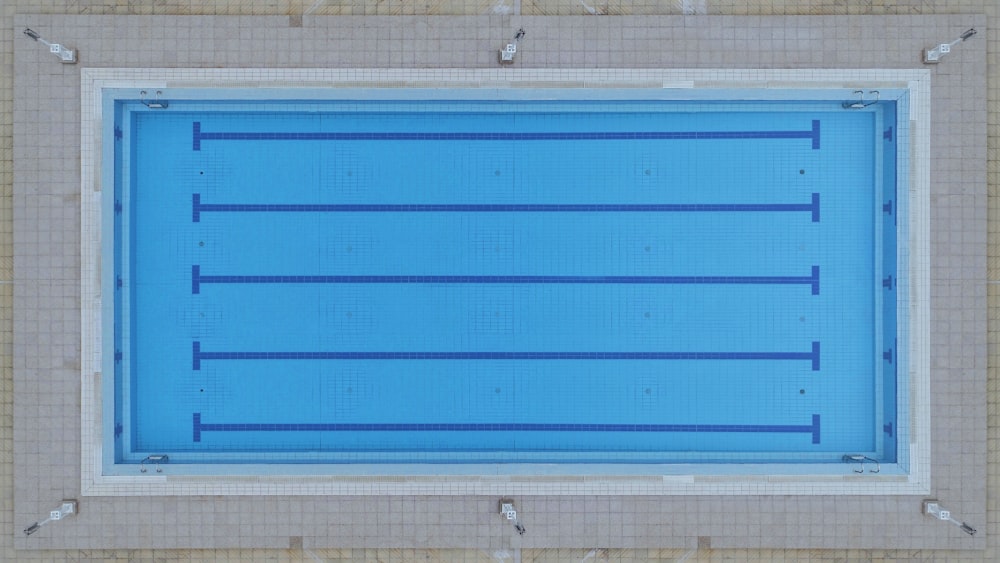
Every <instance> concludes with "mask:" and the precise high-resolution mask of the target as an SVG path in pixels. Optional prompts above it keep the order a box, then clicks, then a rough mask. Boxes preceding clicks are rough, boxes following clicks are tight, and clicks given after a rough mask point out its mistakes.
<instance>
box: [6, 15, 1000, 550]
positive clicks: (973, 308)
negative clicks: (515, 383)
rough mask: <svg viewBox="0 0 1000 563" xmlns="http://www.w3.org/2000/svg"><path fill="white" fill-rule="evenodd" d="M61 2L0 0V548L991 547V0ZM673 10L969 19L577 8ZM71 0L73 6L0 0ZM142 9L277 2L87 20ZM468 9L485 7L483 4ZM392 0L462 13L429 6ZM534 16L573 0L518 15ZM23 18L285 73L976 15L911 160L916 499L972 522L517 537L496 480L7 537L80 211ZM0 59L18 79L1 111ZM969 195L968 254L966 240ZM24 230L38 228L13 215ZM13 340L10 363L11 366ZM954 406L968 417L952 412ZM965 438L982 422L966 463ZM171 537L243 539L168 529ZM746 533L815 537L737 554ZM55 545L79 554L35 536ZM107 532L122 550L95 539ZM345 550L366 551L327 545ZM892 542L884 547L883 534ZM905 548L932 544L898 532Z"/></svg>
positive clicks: (648, 61) (239, 505) (538, 60)
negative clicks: (920, 361) (441, 490)
mask: <svg viewBox="0 0 1000 563" xmlns="http://www.w3.org/2000/svg"><path fill="white" fill-rule="evenodd" d="M63 4H64V3H62V2H52V3H49V2H40V1H36V2H14V3H13V4H10V3H5V4H4V5H3V6H2V7H0V10H2V11H0V23H2V25H0V33H2V35H0V49H2V51H0V53H2V60H0V64H2V65H3V67H2V68H3V71H2V72H0V114H2V118H0V190H2V191H0V212H2V214H0V233H2V234H0V239H2V241H3V244H2V246H0V295H2V298H3V302H2V305H0V311H2V323H0V344H2V348H0V350H2V356H3V362H2V364H0V370H2V377H0V383H2V385H0V490H2V492H3V494H2V496H0V524H2V531H0V560H3V561H33V560H67V559H68V560H74V559H75V560H91V559H96V560H102V559H108V558H110V559H114V558H121V559H135V560H143V559H146V560H177V559H184V560H188V559H194V560H207V561H217V560H315V559H320V560H355V559H378V560H393V559H396V560H410V559H413V560H415V559H420V560H442V559H444V560H479V559H482V560H491V559H496V558H501V557H507V558H509V559H510V560H514V559H515V558H520V559H522V560H534V561H565V560H576V559H584V558H589V559H595V560H650V559H652V560H656V559H664V560H674V559H679V558H685V557H686V558H688V559H687V560H697V559H702V558H704V559H713V558H714V559H718V558H733V559H736V560H744V559H761V560H776V559H810V558H811V559H846V558H856V559H877V558H886V559H892V558H896V559H913V558H936V559H941V560H949V561H953V560H971V561H978V560H995V559H996V553H995V550H996V543H997V542H996V540H995V539H994V538H995V537H997V536H998V532H1000V527H998V520H997V516H998V512H997V496H996V495H997V493H998V492H1000V471H998V468H1000V449H998V446H997V445H996V438H997V436H998V432H1000V419H998V416H1000V413H997V409H996V405H997V400H996V399H997V393H998V389H997V385H996V380H997V377H996V375H997V374H996V368H997V363H996V362H997V360H998V359H1000V358H998V357H997V346H996V345H997V343H998V342H997V339H998V335H996V333H995V332H990V333H989V342H988V343H989V350H988V368H989V379H988V381H987V382H984V381H983V378H982V373H983V370H984V368H985V367H987V363H986V361H987V349H986V344H987V332H986V321H987V312H988V320H989V323H990V326H991V327H992V326H995V322H996V321H997V314H998V311H1000V309H998V308H997V306H996V305H997V299H998V294H997V291H996V287H997V286H996V285H995V284H996V283H1000V269H998V268H997V266H998V264H996V260H995V259H996V256H997V255H998V252H997V245H996V243H995V242H994V241H995V237H996V228H995V227H993V226H992V225H993V224H994V223H995V222H996V221H997V220H998V219H1000V218H998V217H997V216H996V212H997V211H998V210H1000V209H998V207H997V202H998V201H1000V200H998V199H997V198H996V197H993V196H994V194H995V193H996V189H997V186H998V185H1000V184H998V182H1000V176H998V172H1000V169H998V168H997V166H996V148H997V146H996V139H995V138H992V137H991V138H990V139H989V140H988V142H987V143H986V144H985V146H984V143H983V141H984V138H985V135H986V133H987V131H989V132H990V133H993V132H994V131H995V130H996V129H995V128H996V126H997V124H998V123H1000V121H998V120H1000V114H998V113H997V111H996V110H997V109H1000V98H998V96H997V94H998V93H1000V92H998V91H997V89H996V88H995V85H996V84H998V82H997V80H996V78H994V77H995V76H997V72H996V71H998V70H1000V67H998V66H997V65H998V64H1000V61H997V59H996V57H995V56H991V55H993V54H995V52H996V49H995V47H996V46H997V45H998V44H997V43H996V42H995V40H993V39H992V33H990V32H989V28H992V27H993V26H992V25H990V24H995V23H997V21H998V20H997V19H996V15H997V12H998V8H997V7H996V6H995V5H994V4H993V2H991V1H990V0H981V1H955V2H941V3H934V8H930V7H928V4H931V3H929V2H923V1H916V0H914V1H912V2H901V1H895V2H888V1H887V2H880V1H878V0H875V1H866V2H858V3H857V4H858V5H857V6H844V5H843V4H844V2H842V1H836V2H835V1H832V0H831V1H824V2H809V1H808V0H801V1H800V2H792V1H788V2H779V1H774V2H764V1H761V2H748V1H742V2H737V1H729V2H713V1H711V0H706V1H703V2H702V1H698V0H692V1H688V2H679V1H678V2H673V1H669V2H653V1H649V2H611V3H608V2H604V3H600V2H594V3H584V2H570V1H565V0H564V1H555V2H542V1H534V2H532V1H530V0H527V1H522V2H514V1H513V0H506V2H475V1H469V2H461V1H454V2H433V1H432V2H428V3H420V4H410V3H407V4H404V3H401V2H384V3H370V4H365V3H362V2H355V3H354V4H351V3H343V2H337V3H336V6H334V5H327V3H325V2H316V3H315V4H314V3H313V2H312V1H311V0H310V1H303V2H296V1H291V2H289V1H279V0H274V1H270V2H268V1H264V2H244V3H240V2H231V3H225V2H217V3H204V4H203V3H194V2H191V3H188V2H150V3H148V4H147V5H144V6H139V5H138V4H139V3H138V2H126V1H124V0H121V1H119V2H115V1H114V0H111V1H103V2H86V1H81V2H73V3H70V4H69V5H70V6H71V8H67V7H66V6H64V5H63ZM329 4H334V3H333V2H330V3H329ZM939 4H940V5H939ZM685 9H686V10H688V11H689V12H691V13H708V14H734V15H744V14H772V13H773V14H800V13H802V14H834V15H844V14H883V13H886V14H904V15H910V14H920V13H925V12H930V11H931V10H932V9H933V10H936V11H938V12H941V13H951V14H954V13H966V12H967V13H968V14H970V15H948V16H934V17H919V16H918V17H899V18H897V17H867V16H865V17H838V18H826V17H805V18H794V19H790V18H771V17H758V16H753V17H722V18H718V17H710V18H699V17H691V18H681V17H645V16H644V17H631V16H625V17H622V18H617V17H595V16H589V15H585V14H587V12H594V13H607V14H678V13H681V12H682V11H683V10H685ZM69 10H72V15H80V17H53V18H49V17H42V16H23V15H19V16H17V17H15V15H14V14H30V13H46V12H48V13H55V14H65V13H68V11H69ZM310 10H311V13H312V15H314V16H320V15H328V14H329V15H338V14H350V15H358V16H370V15H378V16H381V15H389V16H400V17H391V18H381V17H379V18H358V17H351V18H327V17H318V18H310V17H307V18H305V20H304V21H303V22H302V23H303V26H302V27H301V28H293V27H292V26H294V25H296V24H297V23H298V22H297V20H296V19H295V18H289V15H293V16H294V15H297V14H302V13H305V12H310ZM153 12H155V13H164V14H223V15H267V14H270V15H273V16H276V17H261V18H215V19H212V18H198V19H195V18H182V19H178V20H165V19H150V18H132V19H124V18H113V17H103V18H101V17H91V16H92V15H94V14H146V13H153ZM518 12H519V13H520V14H521V15H518ZM484 13H491V14H508V15H493V16H481V14H484ZM407 14H465V15H467V16H468V17H460V18H453V19H452V18H449V19H444V18H430V19H427V18H423V17H407V16H406V15H407ZM975 14H985V16H983V15H975ZM545 15H560V16H562V15H565V16H570V15H573V16H576V17H560V18H551V17H540V16H545ZM25 25H30V26H32V27H34V28H35V29H37V30H39V31H42V32H43V33H44V34H46V35H50V36H51V37H52V38H54V39H58V40H60V41H64V42H66V43H67V44H69V45H71V46H74V47H78V48H79V49H80V50H81V60H82V61H83V62H82V64H84V65H94V66H132V67H158V66H180V67H198V66H208V67H210V66H238V67H265V66H293V67H305V68H308V67H404V68H405V67H472V68H478V67H492V66H493V65H495V56H496V54H495V49H496V48H497V47H498V46H499V45H500V43H501V41H502V40H504V39H506V38H508V36H509V35H510V33H511V31H512V30H515V29H517V27H518V26H521V25H523V26H524V27H525V28H526V29H527V30H529V33H530V39H531V41H533V42H534V43H525V46H524V49H523V51H522V53H521V58H520V62H519V64H521V65H524V66H531V67H560V68H592V67H609V68H620V67H668V68H669V67H704V68H710V67H729V68H741V67H770V68H823V67H825V68H834V67H839V68H870V67H886V68H906V67H919V66H920V65H919V63H918V57H919V52H920V49H921V48H923V47H927V46H930V45H933V44H935V43H937V42H940V41H943V40H947V39H950V38H952V37H954V36H956V35H957V33H960V32H961V31H962V30H964V29H967V28H968V27H972V26H975V27H977V28H979V29H980V31H981V34H980V36H977V38H976V39H975V40H974V41H973V42H970V43H968V44H965V45H962V46H960V47H959V48H957V49H956V52H955V53H953V54H951V55H949V56H948V58H946V59H945V61H944V62H943V63H942V64H941V65H940V66H939V67H936V68H934V69H933V70H934V78H933V80H934V84H933V88H934V91H933V96H934V100H935V105H934V108H933V111H934V114H933V130H934V136H935V138H936V139H939V140H940V142H939V143H938V144H935V150H937V151H938V153H937V155H936V156H935V161H934V162H935V165H934V167H933V169H932V184H933V185H934V186H935V187H934V189H933V191H932V206H933V207H932V221H933V223H932V225H933V226H932V236H933V240H934V244H933V248H932V251H933V253H934V256H935V261H934V263H933V267H934V268H935V270H934V272H933V274H932V275H933V277H934V281H935V283H934V287H933V299H934V302H933V307H934V309H933V317H934V322H935V323H939V324H940V326H938V329H939V330H940V332H939V334H941V335H946V336H945V337H940V338H939V339H938V340H936V341H935V343H934V347H933V348H932V354H933V355H932V360H933V362H934V363H933V367H934V368H935V375H936V377H935V383H934V384H933V386H932V392H933V394H934V396H935V397H938V398H939V399H937V400H940V401H941V402H940V403H939V404H940V406H941V407H942V411H941V413H942V414H941V415H939V416H938V417H936V419H935V423H934V434H933V440H934V448H935V453H934V456H935V461H934V468H933V469H934V489H933V492H932V494H933V496H937V497H938V498H941V499H942V502H943V503H944V504H945V506H947V507H948V508H951V509H952V510H953V511H955V513H956V515H957V516H958V517H959V518H962V519H965V520H968V521H970V523H972V524H973V525H976V526H977V527H978V528H979V529H980V530H981V533H980V535H979V536H977V537H976V538H969V537H968V536H966V535H964V534H961V533H960V532H958V531H957V530H956V529H954V528H952V527H950V526H945V525H943V524H939V523H936V522H933V521H931V520H929V519H926V518H924V517H921V516H920V515H919V500H914V499H913V498H910V497H880V498H876V499H874V500H869V499H863V498H858V497H847V498H833V497H813V498H806V497H779V498H764V499H762V498H755V497H730V498H705V497H701V498H693V497H673V498H665V499H657V498H649V497H642V498H639V497H583V498H570V497H535V498H522V499H519V502H520V504H521V511H522V514H524V515H525V523H526V525H528V527H529V534H527V535H525V536H524V537H523V538H519V537H518V536H516V535H515V534H513V531H512V530H511V529H510V527H509V526H508V525H507V524H505V523H503V522H502V521H500V520H499V518H498V517H496V515H494V514H493V506H494V505H495V502H496V499H495V498H493V497H488V498H487V497H461V496H452V497H404V498H399V497H316V498H314V497H296V498H291V499H289V498H282V497H267V498H260V499H249V498H246V497H242V498H228V497H227V498H221V497H184V498H157V499H143V498H130V499H111V498H94V497H88V498H84V499H81V500H82V503H81V505H82V511H83V514H82V515H81V516H80V517H79V518H77V519H74V520H69V521H67V522H63V523H59V524H57V525H56V526H58V527H56V526H53V527H52V528H46V529H43V531H41V532H39V533H38V534H36V535H35V536H31V537H30V538H25V537H23V535H22V534H21V533H20V530H21V529H22V528H23V527H24V526H26V525H27V524H28V523H30V522H32V521H34V520H35V519H36V518H38V517H39V516H41V515H42V514H43V513H45V512H46V511H47V510H49V509H50V508H51V507H52V506H55V504H56V503H57V502H58V500H59V499H61V498H64V497H73V496H76V495H77V494H78V490H79V476H78V475H79V460H78V457H79V418H78V414H77V413H78V409H79V403H78V401H79V397H78V394H77V392H76V390H77V389H78V383H77V381H78V378H79V321H78V313H77V316H74V315H73V311H74V310H75V308H77V307H79V291H78V280H79V245H78V239H77V237H78V233H79V215H78V213H77V212H74V209H78V206H79V195H78V194H79V180H78V176H79V159H78V155H79V125H78V119H79V102H78V99H79V98H78V92H79V89H78V84H79V73H78V69H77V68H75V67H64V66H62V65H59V64H58V63H57V62H56V61H55V60H54V58H52V57H51V56H50V55H49V54H47V53H45V52H44V50H41V49H35V46H34V45H32V44H31V43H30V42H27V41H28V40H27V39H26V38H24V37H23V36H21V35H20V29H21V27H23V26H25ZM15 41H25V42H27V43H25V44H18V45H17V51H18V57H17V65H16V66H15V63H14V55H13V53H14V50H15V48H14V46H15ZM251 47H253V48H251ZM14 76H16V77H17V88H18V89H19V91H18V92H19V95H18V104H19V106H18V116H19V121H18V122H17V123H15V121H14V107H13V106H14V102H13V100H14V84H13V82H14V81H13V80H12V77H14ZM56 93H58V95H60V96H65V104H64V107H60V106H59V105H56V106H55V107H40V106H39V105H38V104H37V102H36V101H37V100H39V99H51V98H53V96H54V95H56ZM984 94H986V99H985V100H984V99H983V96H984ZM984 110H988V121H987V122H986V123H983V121H982V119H981V117H982V115H983V111H984ZM22 116H23V118H22ZM15 130H16V131H17V133H18V138H19V140H20V139H24V140H25V142H24V144H23V145H19V146H18V147H17V148H16V150H15V149H14V148H13V143H12V138H13V132H14V131H15ZM36 154H44V155H46V158H45V159H39V158H36ZM15 156H17V158H18V165H17V167H16V168H15V166H14V165H13V161H14V158H15ZM987 172H988V174H987ZM15 173H16V174H18V178H17V181H18V187H19V192H18V194H17V196H16V197H14V195H13V184H14V174H15ZM987 180H988V185H989V193H990V197H989V198H988V199H987V197H986V194H985V193H984V185H985V184H986V181H987ZM22 186H24V187H25V189H24V190H21V187H22ZM997 195H1000V194H997ZM15 209H16V210H17V216H16V221H23V222H24V223H19V227H18V232H19V233H30V232H34V233H36V234H35V235H33V236H30V237H23V238H19V239H17V240H16V241H14V242H16V245H17V246H16V249H15V246H14V243H13V242H12V240H11V239H12V232H13V231H14V223H15V217H14V210H15ZM987 210H988V211H989V216H988V219H989V221H990V224H991V226H990V228H989V235H990V245H989V250H988V255H989V264H988V266H989V267H988V268H987V264H986V261H985V260H984V258H985V257H984V256H983V250H984V248H983V242H984V240H985V238H986V231H987ZM29 224H30V225H37V227H32V228H28V225H29ZM15 253H16V255H17V256H18V267H19V268H21V267H24V268H35V267H37V270H29V269H24V270H19V271H18V272H17V276H16V279H17V280H25V279H40V280H43V281H42V282H41V283H37V284H31V285H30V286H26V285H25V286H21V285H19V286H18V288H17V291H18V293H17V296H18V299H19V306H18V315H19V316H18V318H17V319H14V318H13V314H12V312H11V311H12V301H13V298H14V284H13V281H14V280H15V273H14V271H13V266H14V256H15ZM50 257H51V258H50ZM987 289H988V290H989V299H988V300H987ZM15 323H16V324H17V326H18V328H19V332H18V333H17V334H14V331H13V326H14V324H15ZM22 329H24V330H23V331H22ZM15 343H16V345H17V346H18V350H17V359H18V362H21V363H19V364H18V365H17V366H15V365H14V345H15ZM15 367H16V368H17V370H18V381H17V385H18V393H19V397H21V396H22V395H21V393H26V394H27V395H25V396H32V401H31V402H33V403H37V405H38V407H37V408H36V407H32V410H31V412H27V411H26V410H25V408H26V407H24V406H21V405H18V406H17V407H15V405H14V404H13V401H12V396H13V390H14V375H13V373H14V368H15ZM53 387H55V388H60V389H69V390H72V392H70V393H68V394H65V395H64V396H58V395H56V396H53V395H52V394H50V393H48V391H47V390H48V389H51V388H53ZM984 394H985V395H986V396H987V401H986V404H984V401H983V396H984ZM25 404H27V402H26V403H25ZM960 411H961V412H960ZM15 413H16V415H17V417H18V420H19V422H20V421H31V420H33V421H36V422H37V423H38V424H37V425H32V426H30V427H29V426H26V425H24V424H21V425H19V426H18V428H16V432H15V429H14V425H13V419H14V416H15ZM959 413H960V414H961V416H959ZM987 414H988V417H987ZM74 419H75V422H74ZM970 421H971V422H972V423H973V424H972V427H969V426H964V425H966V424H967V423H968V422H970ZM987 422H988V426H987ZM15 440H17V441H18V443H17V444H16V447H15ZM984 442H988V449H987V450H986V459H985V460H984V459H983V453H982V452H983V448H982V444H983V443H984ZM15 450H16V451H17V452H18V457H17V459H16V461H15V459H14V451H15ZM984 461H986V465H985V468H984V463H983V462H984ZM984 469H985V470H986V474H985V475H984V474H983V470H984ZM15 472H16V473H17V489H16V490H15V485H14V474H15ZM15 498H16V500H17V504H16V506H15V502H14V501H15ZM984 498H985V499H986V500H985V502H984V500H983V499H984ZM758 511H759V512H760V513H761V515H760V516H757V515H756V513H757V512H758ZM984 511H985V513H984ZM421 514H424V515H426V516H421ZM88 515H89V516H88ZM178 545H181V546H187V547H205V548H209V547H216V546H229V547H242V548H248V549H245V550H236V549H232V550H205V551H201V550H192V549H185V550H169V549H168V548H170V547H172V546H178ZM762 546H768V547H770V546H782V547H787V548H815V547H823V548H828V549H829V550H816V549H803V550H795V549H783V550H759V549H746V548H759V547H762ZM62 547H75V548H82V549H72V550H66V551H46V550H43V548H50V549H52V548H62ZM106 547H117V548H120V549H117V550H108V551H103V550H102V548H106ZM356 547H367V548H373V549H368V550H365V549H359V550H352V549H339V548H356ZM403 547H405V548H409V549H400V548H403ZM845 547H871V548H876V547H877V548H879V549H872V550H853V551H848V550H845V549H842V548H845ZM894 547H902V548H906V549H905V550H901V551H886V550H885V549H883V548H894ZM921 547H926V548H937V549H950V550H953V551H949V552H944V551H913V549H915V548H921ZM15 548H16V549H17V550H18V551H14V550H15ZM249 548H269V549H267V550H252V549H249ZM374 548H383V549H374ZM412 548H418V549H412ZM556 548H561V549H556ZM593 548H614V549H598V550H597V551H591V550H592V549H593ZM660 548H665V549H660ZM699 548H701V549H699Z"/></svg>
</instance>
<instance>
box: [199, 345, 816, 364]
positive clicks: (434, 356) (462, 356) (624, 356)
mask: <svg viewBox="0 0 1000 563" xmlns="http://www.w3.org/2000/svg"><path fill="white" fill-rule="evenodd" d="M191 350H192V362H191V368H192V370H194V371H199V370H201V364H202V362H204V361H206V360H271V361H273V360H411V361H412V360H420V361H426V360H438V361H455V360H471V361H489V360H500V361H513V360H529V361H537V360H550V361H553V360H554V361H566V360H594V361H599V360H604V361H623V360H641V361H657V360H659V361H663V360H705V361H727V360H769V361H802V360H805V361H809V362H810V364H811V367H812V371H819V366H820V344H819V342H815V341H814V342H813V343H812V347H811V349H810V350H809V351H808V352H580V351H576V352H570V351H564V352H495V351H494V352H483V351H481V352H429V351H411V352H401V351H396V352H343V351H341V352H335V351H313V352H306V351H299V352H291V351H271V352H251V351H247V352H206V351H204V350H202V349H201V342H200V341H198V340H195V341H193V342H192V345H191Z"/></svg>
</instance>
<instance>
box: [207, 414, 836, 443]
mask: <svg viewBox="0 0 1000 563" xmlns="http://www.w3.org/2000/svg"><path fill="white" fill-rule="evenodd" d="M192 415H193V416H192V419H193V422H194V434H193V438H194V441H195V442H201V435H202V433H204V432H694V433H722V432H742V433H784V434H810V435H812V443H813V444H819V443H820V423H819V415H818V414H814V415H812V423H811V424H802V425H795V424H575V423H566V424H559V423H538V422H511V423H504V422H465V423H444V422H442V423H435V422H429V423H350V422H298V423H296V422H292V423H268V422H249V423H247V422H244V423H235V424H233V423H209V422H202V421H201V413H197V412H196V413H192Z"/></svg>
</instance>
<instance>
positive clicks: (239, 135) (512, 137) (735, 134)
mask: <svg viewBox="0 0 1000 563" xmlns="http://www.w3.org/2000/svg"><path fill="white" fill-rule="evenodd" d="M192 134H193V139H194V140H193V143H192V147H193V148H194V150H196V151H197V150H201V142H202V141H642V140H689V139H690V140H718V139H811V140H812V148H814V149H818V148H819V120H818V119H814V120H813V122H812V128H811V129H810V130H809V131H606V132H600V131H592V132H586V131H579V132H574V131H566V132H559V133H557V132H535V133H532V132H520V133H510V132H502V131H491V132H489V133H428V132H414V133H402V132H364V133H358V132H353V133H350V132H333V131H311V132H297V133H289V132H278V131H275V132H253V131H247V132H215V133H208V132H205V131H202V130H201V122H200V121H195V122H194V123H193V126H192Z"/></svg>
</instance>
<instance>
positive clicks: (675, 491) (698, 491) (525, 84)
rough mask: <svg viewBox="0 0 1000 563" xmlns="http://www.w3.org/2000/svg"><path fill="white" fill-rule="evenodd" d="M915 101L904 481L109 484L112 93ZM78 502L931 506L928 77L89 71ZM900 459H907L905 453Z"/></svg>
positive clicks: (239, 479) (173, 479) (489, 479)
mask: <svg viewBox="0 0 1000 563" xmlns="http://www.w3.org/2000/svg"><path fill="white" fill-rule="evenodd" d="M862 86H863V87H865V88H868V87H876V88H877V87H890V86H892V87H905V88H908V89H909V90H910V120H911V126H910V140H911V173H910V194H909V197H910V200H909V203H910V240H909V249H910V250H909V255H910V280H911V291H910V296H911V302H910V327H911V328H910V356H911V361H910V374H909V376H910V408H911V412H910V421H911V422H910V472H909V474H908V475H907V476H901V475H894V476H893V475H880V476H871V475H868V474H866V475H865V476H863V477H858V476H855V475H853V474H846V475H837V476H830V475H802V476H761V475H697V476H693V475H681V476H673V475H670V476H607V475H594V476H584V477H581V476H559V475H531V476H515V475H478V476H464V475H450V476H407V475H402V476H369V475H357V476H331V475H322V476H184V475H172V476H171V475H162V474H161V475H149V476H145V475H142V476H139V475H137V476H136V477H121V476H115V477H111V476H104V475H102V470H101V467H102V463H103V461H102V435H101V406H102V402H101V370H102V358H101V344H102V343H101V283H100V275H101V271H100V268H101V216H100V213H101V202H100V199H101V189H102V186H101V147H102V139H101V129H102V127H101V125H102V118H103V116H102V115H101V112H102V96H101V92H102V90H104V89H108V88H136V89H141V88H146V89H148V88H169V87H190V88H345V87H362V88H403V87H406V88H420V87H437V88H546V87H548V88H712V89H716V88H728V89H733V88H740V89H746V88H760V89H770V88H783V89H789V88H800V89H848V90H853V89H854V88H855V87H862ZM81 100H82V112H81V142H82V147H81V215H82V217H81V253H82V256H81V280H80V281H81V322H82V327H81V328H82V337H81V356H82V361H81V371H82V373H81V404H82V412H81V423H82V425H81V441H82V443H81V493H82V495H84V496H135V495H144V496H148V495H171V496H173V495H508V494H513V495H775V494H791V495H900V494H903V495H907V494H909V495H926V494H928V493H929V492H930V488H931V481H930V465H931V463H930V461H931V460H930V416H929V415H930V346H929V343H930V301H929V299H928V297H927V296H929V295H930V291H929V290H930V213H929V210H930V157H931V155H930V148H929V147H930V144H929V143H930V127H929V125H930V71H928V70H924V69H901V70H891V69H853V70H826V69H823V70H768V69H754V70H715V69H676V70H660V69H652V70H650V69H177V68H171V69H127V68H83V69H81ZM901 447H902V446H901Z"/></svg>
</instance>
